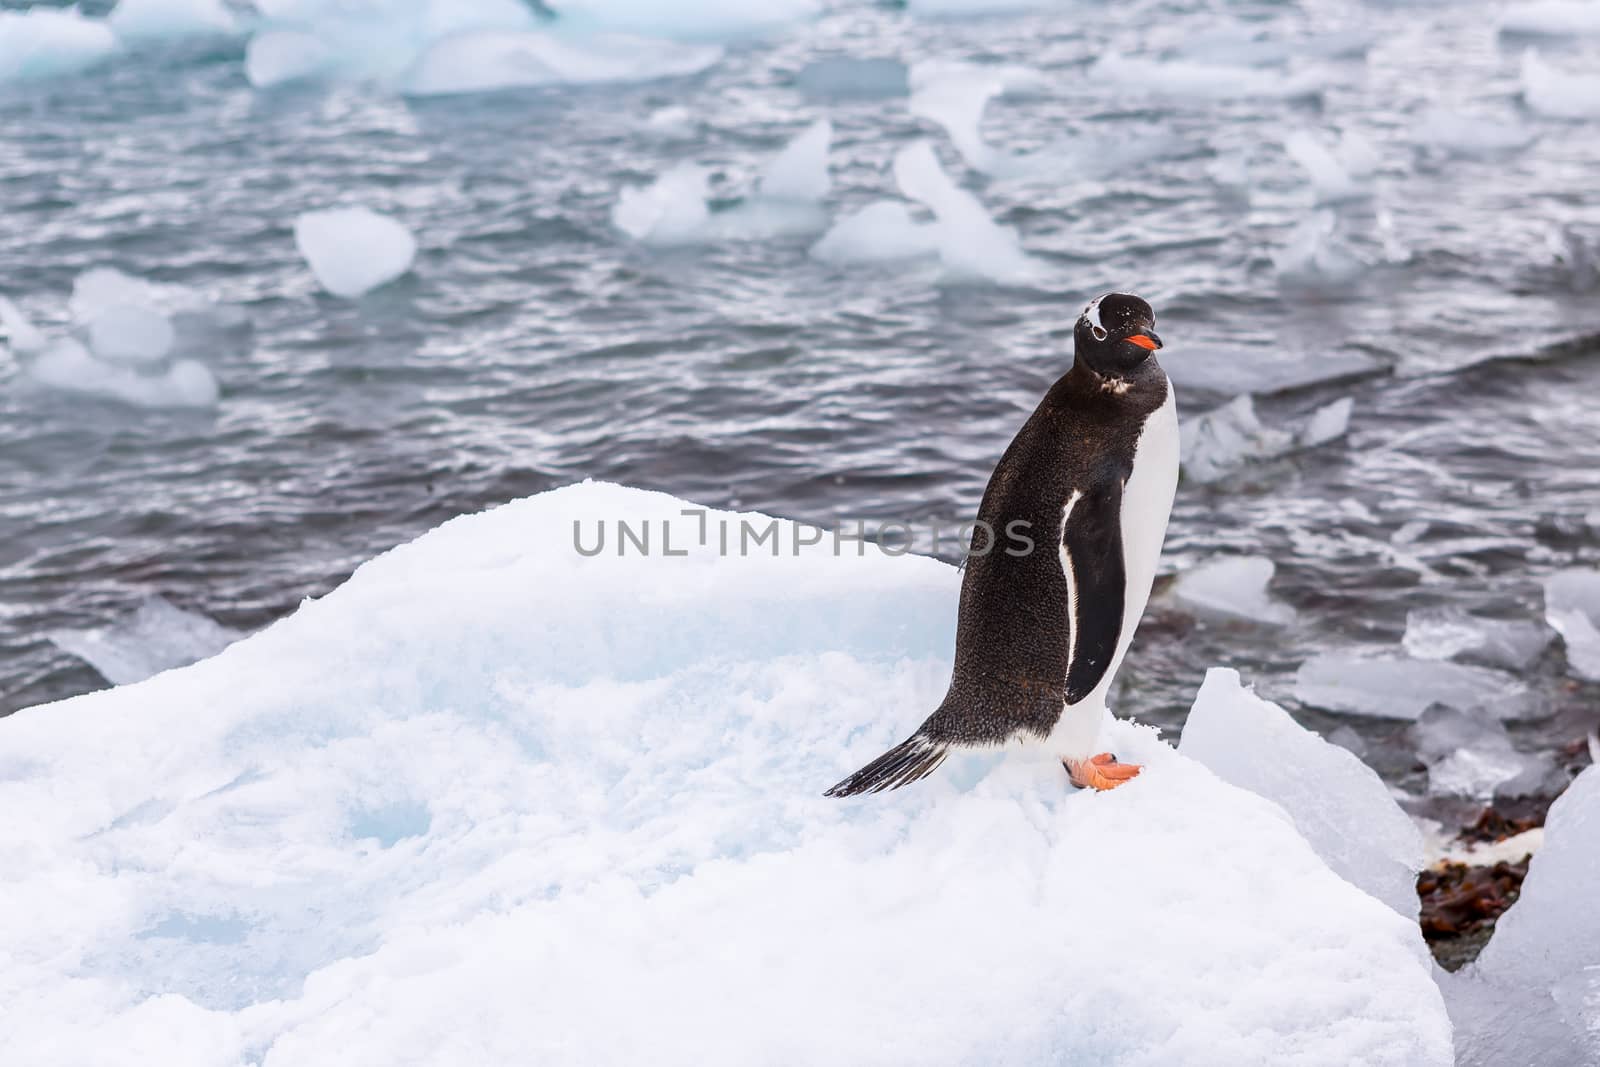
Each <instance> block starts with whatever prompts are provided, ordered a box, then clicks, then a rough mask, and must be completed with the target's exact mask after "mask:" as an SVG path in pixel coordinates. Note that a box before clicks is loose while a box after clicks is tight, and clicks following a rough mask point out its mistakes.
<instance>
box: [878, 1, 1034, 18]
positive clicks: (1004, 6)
mask: <svg viewBox="0 0 1600 1067" xmlns="http://www.w3.org/2000/svg"><path fill="white" fill-rule="evenodd" d="M1061 6H1065V0H906V10H907V11H909V12H911V13H912V14H913V15H926V16H929V17H931V18H949V17H952V16H965V15H1015V14H1019V13H1021V12H1024V11H1039V10H1043V9H1046V8H1051V7H1061Z"/></svg>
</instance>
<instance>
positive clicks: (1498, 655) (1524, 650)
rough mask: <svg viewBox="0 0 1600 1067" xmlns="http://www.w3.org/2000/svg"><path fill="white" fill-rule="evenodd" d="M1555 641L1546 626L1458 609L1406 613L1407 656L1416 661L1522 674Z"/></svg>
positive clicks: (1404, 639)
mask: <svg viewBox="0 0 1600 1067" xmlns="http://www.w3.org/2000/svg"><path fill="white" fill-rule="evenodd" d="M1554 641H1555V634H1554V633H1553V632H1552V631H1551V630H1550V628H1549V627H1547V626H1543V625H1540V624H1539V623H1536V622H1506V621H1503V620H1500V619H1485V618H1480V617H1479V616H1476V615H1470V614H1468V613H1467V612H1465V611H1462V610H1461V609H1460V608H1448V607H1447V608H1417V609H1415V610H1413V611H1410V612H1408V613H1407V614H1406V632H1405V637H1404V638H1402V639H1401V644H1402V645H1403V646H1404V647H1405V650H1406V653H1407V654H1408V655H1411V656H1415V657H1416V658H1418V659H1455V660H1461V661H1463V662H1467V663H1482V664H1484V665H1485V666H1489V667H1500V668H1503V669H1505V670H1508V671H1514V672H1521V671H1525V670H1527V669H1528V668H1529V667H1531V666H1533V664H1534V661H1536V660H1537V659H1538V658H1539V657H1540V656H1542V655H1544V652H1545V649H1547V648H1549V647H1550V646H1551V644H1552V643H1554Z"/></svg>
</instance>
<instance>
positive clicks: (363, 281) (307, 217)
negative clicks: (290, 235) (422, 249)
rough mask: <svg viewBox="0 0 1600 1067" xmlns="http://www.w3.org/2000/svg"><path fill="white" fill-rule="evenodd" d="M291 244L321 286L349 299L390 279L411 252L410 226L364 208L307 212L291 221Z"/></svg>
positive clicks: (402, 268)
mask: <svg viewBox="0 0 1600 1067" xmlns="http://www.w3.org/2000/svg"><path fill="white" fill-rule="evenodd" d="M294 243H295V247H296V248H298V249H299V250H300V255H301V256H302V257H304V259H305V261H306V264H307V266H309V267H310V268H311V272H312V273H313V274H315V275H316V278H317V281H318V282H319V283H320V284H321V285H322V287H323V288H324V289H326V290H327V291H328V292H330V293H332V294H333V295H335V296H342V297H346V298H350V299H353V298H355V297H358V296H361V295H363V294H365V293H369V292H371V291H372V290H373V289H376V288H377V287H378V286H380V285H386V284H388V283H389V282H392V281H394V280H395V279H396V278H398V277H400V276H401V275H402V274H404V273H406V271H408V270H410V269H411V261H412V260H413V259H415V258H416V255H417V239H416V238H415V237H413V236H411V231H410V230H408V229H406V227H405V226H404V225H402V224H401V223H399V222H397V221H395V220H394V219H391V218H389V217H388V216H387V215H380V214H378V213H377V212H376V211H373V210H372V209H371V208H366V207H337V208H328V209H327V210H324V211H307V212H305V213H304V214H302V215H300V216H299V217H297V218H296V219H295V220H294Z"/></svg>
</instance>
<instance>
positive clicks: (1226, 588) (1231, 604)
mask: <svg viewBox="0 0 1600 1067" xmlns="http://www.w3.org/2000/svg"><path fill="white" fill-rule="evenodd" d="M1277 569H1278V568H1277V566H1276V564H1274V563H1273V562H1272V561H1271V560H1270V559H1267V558H1266V557H1265V556H1221V557H1219V558H1217V559H1208V560H1206V561H1205V562H1204V563H1201V564H1198V565H1196V566H1194V567H1190V568H1189V569H1188V570H1186V571H1183V572H1181V573H1180V574H1179V575H1178V579H1177V581H1175V582H1174V583H1173V584H1172V596H1173V598H1174V599H1175V600H1177V601H1178V603H1179V604H1182V605H1184V606H1185V607H1188V608H1191V609H1193V610H1195V611H1198V612H1200V613H1201V614H1205V615H1220V616H1222V617H1224V618H1230V619H1247V620H1249V621H1251V622H1260V623H1267V624H1270V625H1275V626H1282V625H1287V624H1289V623H1292V622H1294V617H1295V615H1294V609H1293V608H1291V607H1289V605H1287V604H1283V603H1280V602H1278V601H1276V600H1273V599H1272V597H1270V596H1269V595H1268V594H1267V583H1268V582H1270V581H1272V575H1273V572H1274V571H1276V570H1277Z"/></svg>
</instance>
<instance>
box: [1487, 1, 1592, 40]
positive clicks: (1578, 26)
mask: <svg viewBox="0 0 1600 1067" xmlns="http://www.w3.org/2000/svg"><path fill="white" fill-rule="evenodd" d="M1499 26H1500V32H1501V33H1507V34H1521V35H1523V36H1527V37H1572V36H1578V35H1582V34H1591V33H1600V5H1597V4H1595V3H1594V2H1593V0H1534V2H1533V3H1520V4H1516V5H1514V6H1512V7H1510V8H1507V9H1506V11H1505V13H1504V14H1502V15H1501V16H1500V23H1499Z"/></svg>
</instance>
